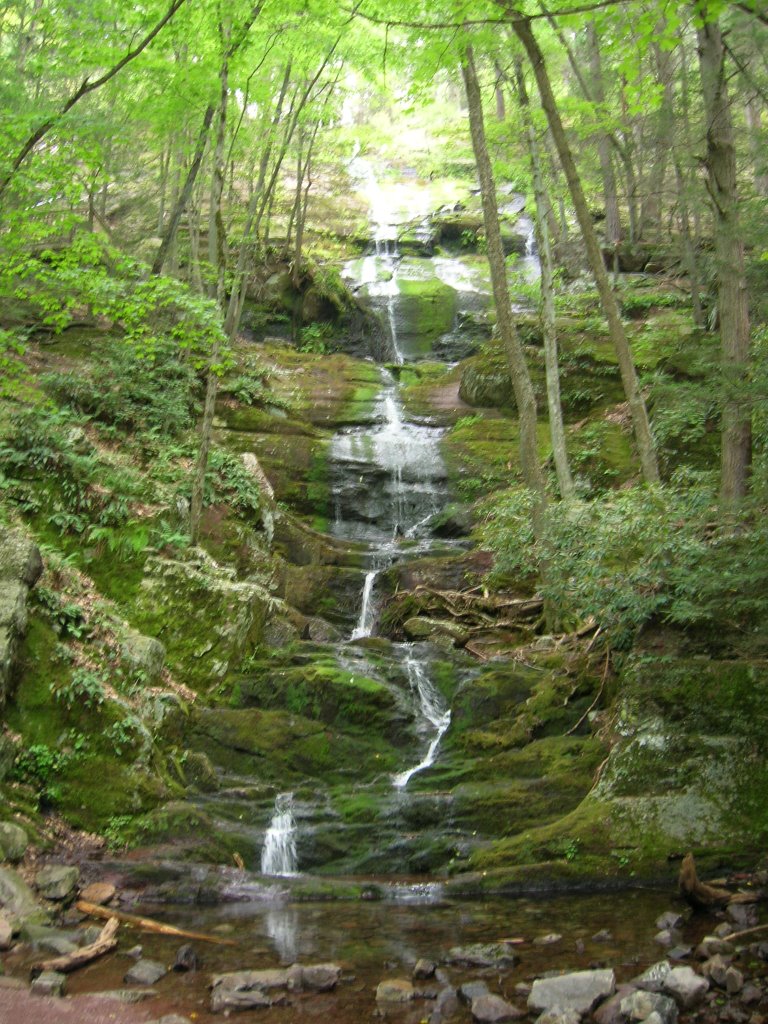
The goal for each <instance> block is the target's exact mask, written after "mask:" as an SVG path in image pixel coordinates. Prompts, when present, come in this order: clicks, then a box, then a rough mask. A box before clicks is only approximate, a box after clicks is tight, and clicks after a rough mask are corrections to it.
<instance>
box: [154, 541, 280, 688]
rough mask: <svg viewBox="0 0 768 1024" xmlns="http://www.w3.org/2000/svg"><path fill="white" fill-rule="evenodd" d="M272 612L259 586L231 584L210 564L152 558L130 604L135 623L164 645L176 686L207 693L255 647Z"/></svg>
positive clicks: (229, 572) (203, 560)
mask: <svg viewBox="0 0 768 1024" xmlns="http://www.w3.org/2000/svg"><path fill="white" fill-rule="evenodd" d="M272 607H273V599H272V597H271V595H270V594H269V593H268V592H267V591H266V590H265V589H264V587H263V586H262V585H261V584H260V583H257V582H255V581H252V580H250V581H242V580H237V579H235V578H234V572H233V571H232V570H226V569H223V568H221V567H220V566H218V565H216V563H214V562H213V561H212V560H210V559H207V558H199V559H198V560H197V561H189V562H181V561H176V560H172V559H165V558H159V557H155V556H152V557H150V558H149V559H148V560H147V564H146V571H145V576H144V579H143V581H142V585H141V588H140V591H139V595H138V597H137V599H136V620H137V622H138V623H139V624H140V625H141V628H142V629H143V630H144V631H145V632H146V633H147V634H150V635H154V636H156V637H157V638H158V639H160V640H161V641H162V642H163V643H164V644H165V647H166V650H167V655H168V664H169V665H170V666H171V668H172V669H173V671H174V672H175V673H176V674H177V675H178V677H179V679H180V680H182V681H183V682H185V683H186V684H187V685H189V686H192V687H193V688H195V689H201V690H209V689H211V688H213V687H215V686H216V685H217V683H218V682H220V681H221V679H222V678H223V677H224V676H225V675H226V674H227V672H228V671H229V670H230V669H231V668H233V667H236V666H237V665H238V664H239V663H240V661H241V660H242V658H243V657H245V655H246V654H248V653H249V652H250V651H252V650H253V649H254V648H255V647H256V646H257V645H258V644H259V643H260V642H261V639H262V636H263V630H264V625H265V623H266V621H267V618H268V616H269V613H270V609H271V608H272Z"/></svg>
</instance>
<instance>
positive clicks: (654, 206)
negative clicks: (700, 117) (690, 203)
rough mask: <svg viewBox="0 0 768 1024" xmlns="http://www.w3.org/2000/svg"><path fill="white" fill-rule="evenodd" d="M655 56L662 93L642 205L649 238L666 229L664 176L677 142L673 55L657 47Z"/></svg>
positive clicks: (643, 228) (642, 227)
mask: <svg viewBox="0 0 768 1024" xmlns="http://www.w3.org/2000/svg"><path fill="white" fill-rule="evenodd" d="M653 53H654V56H655V63H656V69H657V72H656V73H657V78H658V81H659V82H660V84H661V87H662V94H661V104H660V106H659V110H658V113H657V116H656V137H655V139H654V143H653V147H652V149H653V160H652V162H651V168H650V170H649V172H648V176H647V178H646V184H645V196H644V198H643V202H642V204H641V206H640V234H641V235H642V236H645V235H646V233H647V232H648V230H649V229H651V228H654V229H655V231H656V235H657V237H659V236H660V234H661V228H662V206H663V193H664V177H665V174H666V170H667V161H668V157H669V153H670V151H671V150H672V146H673V142H674V139H673V130H674V93H673V88H674V85H673V83H674V79H673V75H672V58H671V54H669V53H667V52H663V51H662V49H661V47H660V46H659V45H658V44H654V45H653Z"/></svg>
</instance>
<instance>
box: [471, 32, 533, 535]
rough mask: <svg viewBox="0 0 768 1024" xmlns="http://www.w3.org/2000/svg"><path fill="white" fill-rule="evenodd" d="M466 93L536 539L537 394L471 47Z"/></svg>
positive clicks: (494, 296) (490, 261) (497, 319)
mask: <svg viewBox="0 0 768 1024" xmlns="http://www.w3.org/2000/svg"><path fill="white" fill-rule="evenodd" d="M461 71H462V75H463V77H464V86H465V89H466V94H467V110H468V113H469V127H470V134H471V136H472V148H473V150H474V153H475V162H476V164H477V173H478V177H479V179H480V194H481V198H482V204H483V223H484V225H485V238H486V243H487V255H488V266H489V269H490V272H491V284H492V287H493V298H494V302H495V305H496V325H497V327H498V331H499V335H500V336H501V340H502V344H503V346H504V352H505V354H506V358H507V365H508V366H509V374H510V377H511V378H512V387H513V389H514V393H515V400H516V402H517V412H518V416H519V422H520V464H521V469H522V473H523V480H524V482H525V485H526V487H528V488H529V489H530V490H531V492H532V493H533V496H534V502H535V505H534V514H533V527H534V531H535V533H536V534H537V535H540V534H541V532H542V530H543V516H544V510H545V508H546V500H547V497H546V487H545V482H544V474H543V472H542V469H541V464H540V463H539V449H538V441H537V436H536V396H535V395H534V391H533V384H532V383H531V377H530V374H529V373H528V367H527V365H526V362H525V354H524V352H523V346H522V344H521V342H520V337H519V335H518V333H517V329H516V327H515V322H514V319H513V317H512V304H511V302H510V298H509V288H508V286H507V269H506V264H505V261H504V248H503V245H502V241H501V229H500V227H499V212H498V206H497V203H496V185H495V183H494V180H493V170H492V168H491V161H490V158H489V156H488V146H487V143H486V137H485V124H484V121H483V105H482V98H481V96H480V85H479V83H478V80H477V71H476V70H475V62H474V56H473V53H472V47H471V46H470V47H467V50H466V54H465V59H464V61H463V63H462V65H461Z"/></svg>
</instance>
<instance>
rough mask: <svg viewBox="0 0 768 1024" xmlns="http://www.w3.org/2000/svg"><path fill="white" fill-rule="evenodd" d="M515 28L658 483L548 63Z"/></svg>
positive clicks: (522, 25) (526, 25) (648, 474)
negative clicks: (530, 70) (560, 167)
mask: <svg viewBox="0 0 768 1024" xmlns="http://www.w3.org/2000/svg"><path fill="white" fill-rule="evenodd" d="M502 6H504V4H502ZM512 28H513V29H514V31H515V34H516V35H517V37H518V39H519V40H520V42H521V43H522V44H523V47H524V48H525V51H526V53H527V54H528V57H529V59H530V61H531V64H532V66H533V72H534V75H535V77H536V84H537V85H538V89H539V95H540V97H541V105H542V107H543V109H544V113H545V114H546V116H547V122H548V124H549V127H550V130H551V132H552V138H553V139H554V142H555V146H556V147H557V152H558V156H559V157H560V164H561V166H562V168H563V173H564V174H565V177H566V181H567V182H568V188H569V191H570V193H571V200H572V201H573V206H574V210H575V212H576V217H577V219H578V221H579V226H580V228H581V233H582V236H583V238H584V244H585V246H586V250H587V258H588V259H589V263H590V267H591V269H592V274H593V276H594V278H595V284H596V286H597V290H598V293H599V295H600V302H601V305H602V307H603V312H604V313H605V318H606V320H607V321H608V331H609V334H610V338H611V341H612V343H613V347H614V350H615V352H616V358H617V361H618V364H619V372H620V374H621V381H622V384H623V387H624V394H625V396H626V399H627V404H628V405H629V411H630V415H631V418H632V426H633V428H634V435H635V443H636V444H637V449H638V454H639V457H640V465H641V468H642V473H643V478H644V479H645V481H646V482H647V483H658V482H659V469H658V464H657V461H656V450H655V447H654V442H653V435H652V434H651V425H650V422H649V420H648V410H647V409H646V407H645V400H644V398H643V396H642V393H641V391H640V386H639V383H638V380H637V373H636V372H635V365H634V362H633V360H632V353H631V351H630V348H629V343H628V341H627V336H626V333H625V331H624V326H623V324H622V322H621V317H620V315H619V307H618V304H617V302H616V297H615V296H614V294H613V290H612V289H611V283H610V280H609V278H608V273H607V271H606V269H605V263H604V261H603V255H602V253H601V251H600V245H599V243H598V241H597V235H596V234H595V229H594V226H593V224H592V218H591V217H590V214H589V208H588V206H587V200H586V197H585V195H584V190H583V188H582V186H581V180H580V178H579V174H578V171H577V170H576V164H575V162H574V159H573V154H572V153H571V148H570V146H569V144H568V139H567V138H566V134H565V129H564V127H563V123H562V121H561V119H560V114H559V111H558V109H557V104H556V102H555V97H554V93H553V92H552V85H551V83H550V81H549V75H548V73H547V68H546V65H545V63H544V55H543V54H542V52H541V48H540V47H539V44H538V42H537V40H536V38H535V36H534V34H533V31H532V29H531V25H530V21H529V20H528V19H527V18H523V17H521V16H519V15H515V16H513V18H512Z"/></svg>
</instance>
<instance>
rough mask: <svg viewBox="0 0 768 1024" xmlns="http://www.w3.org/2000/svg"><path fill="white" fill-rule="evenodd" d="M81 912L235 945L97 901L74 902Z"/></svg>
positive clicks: (175, 933) (182, 936) (183, 935)
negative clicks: (101, 904) (106, 905)
mask: <svg viewBox="0 0 768 1024" xmlns="http://www.w3.org/2000/svg"><path fill="white" fill-rule="evenodd" d="M75 906H76V907H77V909H78V910H79V911H80V912H81V913H82V914H89V915H90V916H91V917H101V918H116V919H117V920H118V921H123V922H125V924H128V925H131V926H133V927H134V928H140V929H142V931H145V932H157V933H158V934H160V935H175V936H177V937H178V938H181V939H197V940H198V941H200V942H213V943H215V944H216V945H218V946H236V945H237V943H236V942H234V941H233V940H232V939H221V938H219V937H218V935H206V934H205V933H203V932H188V931H185V930H184V929H183V928H176V927H174V926H173V925H172V924H164V923H163V922H162V921H155V920H154V919H153V918H151V917H139V916H137V915H136V914H126V913H125V912H124V911H122V910H112V909H111V907H100V906H99V905H98V904H97V903H89V902H88V901H87V900H78V902H77V903H76V904H75Z"/></svg>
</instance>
